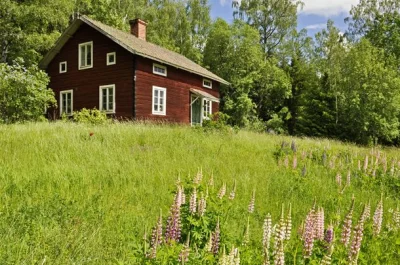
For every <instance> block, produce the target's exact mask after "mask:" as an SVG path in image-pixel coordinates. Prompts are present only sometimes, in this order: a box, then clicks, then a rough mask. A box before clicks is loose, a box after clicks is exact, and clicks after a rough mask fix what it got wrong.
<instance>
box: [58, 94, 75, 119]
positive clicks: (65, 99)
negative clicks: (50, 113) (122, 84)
mask: <svg viewBox="0 0 400 265" xmlns="http://www.w3.org/2000/svg"><path fill="white" fill-rule="evenodd" d="M72 96H73V91H72V90H64V91H61V92H60V116H61V115H63V114H65V115H67V116H71V115H72V111H73V102H72V101H73V97H72Z"/></svg>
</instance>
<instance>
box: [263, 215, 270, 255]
mask: <svg viewBox="0 0 400 265" xmlns="http://www.w3.org/2000/svg"><path fill="white" fill-rule="evenodd" d="M271 235H272V220H271V215H270V214H267V216H266V217H265V220H264V224H263V247H264V249H266V250H267V251H268V250H269V246H270V242H271Z"/></svg>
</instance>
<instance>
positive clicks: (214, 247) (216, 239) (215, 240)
mask: <svg viewBox="0 0 400 265" xmlns="http://www.w3.org/2000/svg"><path fill="white" fill-rule="evenodd" d="M211 237H212V240H211V243H212V244H211V252H212V253H213V254H214V255H217V254H218V251H219V243H220V240H221V231H220V228H219V218H218V221H217V225H216V227H215V230H214V233H212V236H211Z"/></svg>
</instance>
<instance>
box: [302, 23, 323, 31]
mask: <svg viewBox="0 0 400 265" xmlns="http://www.w3.org/2000/svg"><path fill="white" fill-rule="evenodd" d="M324 28H326V23H321V24H312V25H308V26H307V27H306V29H311V30H313V29H324Z"/></svg>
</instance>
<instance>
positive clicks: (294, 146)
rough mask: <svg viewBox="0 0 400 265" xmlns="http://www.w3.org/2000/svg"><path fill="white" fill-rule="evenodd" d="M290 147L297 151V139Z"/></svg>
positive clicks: (294, 151)
mask: <svg viewBox="0 0 400 265" xmlns="http://www.w3.org/2000/svg"><path fill="white" fill-rule="evenodd" d="M290 148H291V149H292V151H293V153H296V152H297V146H296V143H295V141H292V144H291V145H290Z"/></svg>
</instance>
